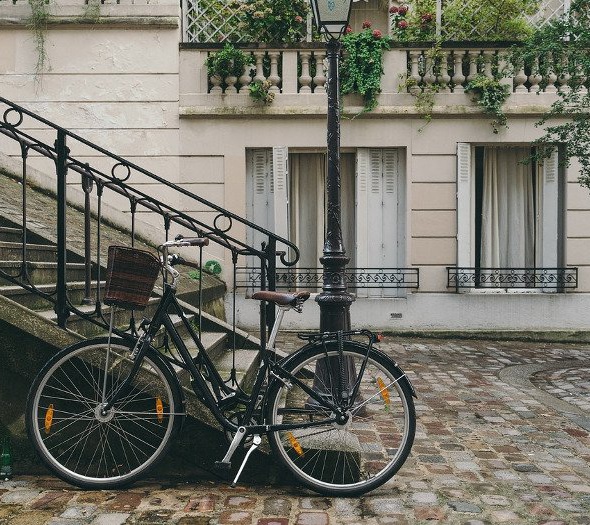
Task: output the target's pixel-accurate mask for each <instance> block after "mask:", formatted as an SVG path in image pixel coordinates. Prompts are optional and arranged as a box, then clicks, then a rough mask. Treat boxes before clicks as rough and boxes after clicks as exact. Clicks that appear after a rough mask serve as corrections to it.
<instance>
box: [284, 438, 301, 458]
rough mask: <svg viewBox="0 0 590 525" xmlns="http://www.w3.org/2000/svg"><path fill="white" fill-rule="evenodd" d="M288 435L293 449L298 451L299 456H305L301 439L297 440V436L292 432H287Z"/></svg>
mask: <svg viewBox="0 0 590 525" xmlns="http://www.w3.org/2000/svg"><path fill="white" fill-rule="evenodd" d="M287 437H288V438H289V442H290V443H291V446H292V447H293V450H294V451H295V452H297V454H298V455H299V456H303V455H304V454H303V449H302V448H301V445H300V444H299V441H297V438H296V437H295V436H294V435H293V434H292V433H291V432H287Z"/></svg>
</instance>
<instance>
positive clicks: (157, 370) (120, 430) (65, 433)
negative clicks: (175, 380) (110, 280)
mask: <svg viewBox="0 0 590 525" xmlns="http://www.w3.org/2000/svg"><path fill="white" fill-rule="evenodd" d="M129 354H130V349H129V348H128V347H127V346H124V345H119V344H113V345H111V348H110V350H108V347H107V344H106V342H94V343H90V344H84V345H81V346H79V347H77V348H76V347H73V348H71V349H69V351H68V350H66V351H64V352H62V353H61V354H58V355H57V356H56V357H55V358H54V359H53V361H52V362H50V363H49V364H48V365H47V367H46V371H45V372H44V373H43V372H42V374H41V375H40V377H39V378H38V379H37V382H36V384H34V385H33V387H32V390H31V393H32V395H30V396H29V397H30V399H31V400H30V408H29V411H28V412H29V414H28V415H29V417H30V420H29V422H28V424H29V425H28V426H29V432H30V434H32V435H31V437H32V439H33V442H34V444H35V446H36V448H37V450H38V452H39V453H40V455H41V457H42V458H43V460H44V461H45V463H46V464H47V465H48V466H49V467H50V468H51V469H52V470H53V471H54V472H55V473H56V474H57V475H58V476H60V477H61V478H63V479H66V480H67V481H69V482H71V483H74V484H76V485H79V486H83V487H95V488H101V487H105V488H106V487H111V486H118V485H124V484H126V483H130V482H131V481H133V480H134V479H136V478H137V477H140V476H141V475H143V474H144V473H145V471H146V470H147V469H148V468H150V467H151V466H153V464H154V463H155V462H156V461H157V459H158V458H160V457H161V456H162V455H163V454H164V453H165V451H166V449H167V445H168V442H169V440H170V437H171V435H172V432H173V429H174V428H175V423H176V421H177V420H178V417H177V415H176V413H175V411H176V410H177V409H178V408H179V405H178V396H177V395H176V394H175V392H173V389H172V387H171V385H170V381H169V379H168V378H167V377H166V373H165V372H164V370H163V367H162V365H161V364H159V363H157V357H149V356H148V357H145V358H144V360H143V363H142V365H141V368H140V370H139V372H138V373H137V375H136V377H135V378H134V380H133V382H132V384H131V385H130V387H129V388H128V389H126V390H125V391H124V392H123V393H122V395H121V397H120V398H119V399H118V401H117V402H116V403H115V405H114V406H113V408H112V409H111V410H109V411H108V412H107V414H101V411H100V407H101V404H102V402H103V391H104V392H105V393H106V396H107V398H108V396H109V395H110V394H111V393H112V392H113V391H115V390H116V389H118V387H119V386H120V385H121V383H122V382H123V380H124V379H125V378H126V377H127V375H128V373H129V371H130V369H131V366H132V361H131V359H129Z"/></svg>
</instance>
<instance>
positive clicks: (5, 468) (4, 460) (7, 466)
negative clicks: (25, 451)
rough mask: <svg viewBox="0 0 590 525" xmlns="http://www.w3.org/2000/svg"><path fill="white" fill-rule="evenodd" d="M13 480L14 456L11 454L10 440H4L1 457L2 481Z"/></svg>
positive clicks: (0, 470) (4, 438) (0, 472)
mask: <svg viewBox="0 0 590 525" xmlns="http://www.w3.org/2000/svg"><path fill="white" fill-rule="evenodd" d="M10 478H12V454H11V453H10V438H9V437H8V436H5V437H3V438H2V454H1V455H0V480H4V481H8V480H9V479H10Z"/></svg>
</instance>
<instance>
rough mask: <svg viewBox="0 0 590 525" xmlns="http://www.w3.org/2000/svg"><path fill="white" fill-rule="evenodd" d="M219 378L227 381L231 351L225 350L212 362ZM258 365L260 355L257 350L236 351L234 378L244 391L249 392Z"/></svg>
mask: <svg viewBox="0 0 590 525" xmlns="http://www.w3.org/2000/svg"><path fill="white" fill-rule="evenodd" d="M213 362H214V363H215V366H216V367H217V370H218V371H219V373H220V375H221V377H223V378H224V379H227V378H229V377H230V372H231V369H232V364H233V355H232V351H231V350H226V351H225V352H223V353H222V354H220V355H219V356H218V357H217V358H216V359H215V360H214V361H213ZM259 364H260V353H259V351H258V350H243V349H240V350H236V358H235V365H236V376H237V381H238V384H239V385H240V387H241V388H242V389H243V390H245V391H247V392H248V391H250V389H251V387H252V384H253V383H254V378H255V377H256V372H257V370H258V365H259Z"/></svg>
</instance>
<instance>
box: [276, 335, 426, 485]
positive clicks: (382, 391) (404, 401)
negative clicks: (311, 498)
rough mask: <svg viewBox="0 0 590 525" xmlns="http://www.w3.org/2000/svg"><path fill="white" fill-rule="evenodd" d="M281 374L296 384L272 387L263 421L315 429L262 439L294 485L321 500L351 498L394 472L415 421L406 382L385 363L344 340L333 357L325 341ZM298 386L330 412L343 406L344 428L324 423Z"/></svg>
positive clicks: (322, 412)
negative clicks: (298, 483) (319, 495)
mask: <svg viewBox="0 0 590 525" xmlns="http://www.w3.org/2000/svg"><path fill="white" fill-rule="evenodd" d="M367 354H368V357H367V359H366V360H365V356H367ZM284 368H285V370H287V371H288V372H289V373H290V374H292V375H293V377H294V378H296V379H297V380H298V381H299V382H301V384H298V382H297V381H293V380H291V381H285V382H282V381H279V380H277V381H276V382H275V383H274V385H273V386H272V387H271V390H270V392H269V396H268V404H267V421H270V423H271V424H273V425H276V424H283V425H287V424H289V425H297V424H307V423H310V422H320V424H318V426H310V427H307V428H299V429H297V428H295V429H293V430H285V431H277V432H271V433H269V441H270V445H271V448H272V450H273V453H274V454H275V455H276V457H278V458H279V459H280V460H281V461H282V463H284V465H285V466H286V467H287V468H288V469H289V470H290V471H291V472H292V473H293V475H294V476H295V477H296V478H297V479H298V480H299V481H301V482H302V483H303V484H305V485H307V486H308V487H309V488H311V489H312V490H315V491H316V492H320V493H322V494H326V495H329V496H353V495H360V494H364V493H366V492H368V491H370V490H373V489H374V488H376V487H378V486H380V485H382V484H383V483H385V482H386V481H387V480H388V479H390V478H391V477H392V476H393V475H394V474H395V473H396V472H397V471H398V470H399V468H400V467H401V466H402V465H403V463H404V461H405V460H406V458H407V457H408V454H409V453H410V449H411V447H412V443H413V441H414V434H415V429H416V415H415V410H414V402H413V399H412V389H411V386H410V384H409V381H408V380H407V378H406V377H405V374H404V373H403V372H402V371H401V370H400V368H399V367H398V366H397V365H396V364H395V363H394V362H393V361H392V360H391V359H389V358H388V357H387V356H386V355H385V354H383V353H381V352H379V351H376V350H371V351H369V349H368V347H367V346H366V345H364V344H361V343H357V342H354V341H344V343H343V348H342V351H341V352H340V351H339V349H338V343H337V342H336V341H333V342H327V343H322V344H318V345H315V346H312V347H310V348H304V349H303V350H301V351H300V352H299V353H297V354H296V355H294V356H292V357H291V358H290V359H289V360H288V361H287V362H286V364H285V366H284ZM302 385H305V386H306V387H307V388H308V389H310V390H312V391H314V392H315V393H318V394H319V395H320V396H321V397H322V398H324V399H326V400H327V401H329V402H330V403H333V404H334V405H336V406H338V407H343V406H349V408H348V410H347V417H346V421H344V422H341V423H337V422H328V420H329V419H333V417H334V415H335V414H333V413H330V412H331V411H330V410H329V409H327V408H325V407H324V406H323V405H322V403H321V402H319V401H317V400H314V399H313V397H312V396H310V394H309V392H308V391H306V390H304V388H303V387H302ZM355 385H357V386H358V390H357V394H356V396H355V399H351V396H352V395H353V394H354V390H355ZM322 421H324V422H325V423H321V422H322Z"/></svg>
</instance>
